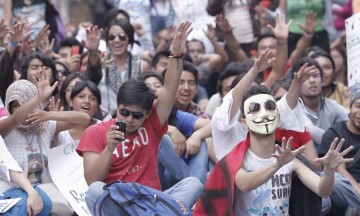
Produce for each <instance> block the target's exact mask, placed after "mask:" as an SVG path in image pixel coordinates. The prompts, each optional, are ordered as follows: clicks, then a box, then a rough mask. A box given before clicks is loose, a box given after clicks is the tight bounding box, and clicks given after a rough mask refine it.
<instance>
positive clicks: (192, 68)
mask: <svg viewBox="0 0 360 216" xmlns="http://www.w3.org/2000/svg"><path fill="white" fill-rule="evenodd" d="M183 71H188V72H190V73H192V75H193V76H194V78H195V82H196V83H197V82H198V69H197V68H196V67H195V66H194V65H193V64H192V63H190V62H188V61H184V67H183Z"/></svg>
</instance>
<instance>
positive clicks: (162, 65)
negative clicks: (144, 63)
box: [154, 56, 169, 74]
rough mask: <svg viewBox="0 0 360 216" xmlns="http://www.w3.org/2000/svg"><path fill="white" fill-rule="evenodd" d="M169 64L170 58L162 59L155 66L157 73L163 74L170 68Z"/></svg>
mask: <svg viewBox="0 0 360 216" xmlns="http://www.w3.org/2000/svg"><path fill="white" fill-rule="evenodd" d="M168 64H169V58H168V57H165V56H163V57H161V58H160V59H159V61H158V63H157V64H156V65H155V68H154V70H155V72H157V73H159V74H161V73H162V72H163V71H164V70H165V69H166V68H167V66H168Z"/></svg>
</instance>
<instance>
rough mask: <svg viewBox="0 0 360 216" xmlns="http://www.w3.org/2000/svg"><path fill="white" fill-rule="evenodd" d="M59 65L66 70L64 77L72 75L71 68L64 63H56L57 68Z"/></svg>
mask: <svg viewBox="0 0 360 216" xmlns="http://www.w3.org/2000/svg"><path fill="white" fill-rule="evenodd" d="M57 64H59V65H61V66H62V67H63V68H64V72H63V73H62V74H63V75H64V76H69V75H70V71H69V68H68V67H67V66H66V65H65V64H64V63H62V62H59V61H56V62H55V67H56V65H57Z"/></svg>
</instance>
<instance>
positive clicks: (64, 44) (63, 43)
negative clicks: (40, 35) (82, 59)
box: [57, 37, 84, 54]
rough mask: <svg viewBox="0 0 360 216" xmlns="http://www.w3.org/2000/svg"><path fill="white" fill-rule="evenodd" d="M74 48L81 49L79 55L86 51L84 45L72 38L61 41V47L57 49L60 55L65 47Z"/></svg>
mask: <svg viewBox="0 0 360 216" xmlns="http://www.w3.org/2000/svg"><path fill="white" fill-rule="evenodd" d="M72 46H79V47H80V50H79V52H80V53H79V54H82V53H83V50H84V47H83V45H82V44H81V43H80V42H79V41H78V40H76V39H75V38H72V37H67V38H64V39H62V40H61V41H60V44H59V47H58V48H57V52H58V53H59V50H60V49H61V48H63V47H72Z"/></svg>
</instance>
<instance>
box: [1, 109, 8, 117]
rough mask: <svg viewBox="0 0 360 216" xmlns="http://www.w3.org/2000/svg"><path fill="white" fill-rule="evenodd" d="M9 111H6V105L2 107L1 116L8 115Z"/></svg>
mask: <svg viewBox="0 0 360 216" xmlns="http://www.w3.org/2000/svg"><path fill="white" fill-rule="evenodd" d="M7 115H8V113H7V112H6V109H5V108H4V107H0V118H2V117H4V116H7Z"/></svg>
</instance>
